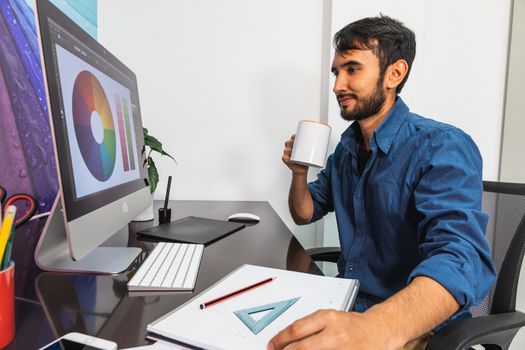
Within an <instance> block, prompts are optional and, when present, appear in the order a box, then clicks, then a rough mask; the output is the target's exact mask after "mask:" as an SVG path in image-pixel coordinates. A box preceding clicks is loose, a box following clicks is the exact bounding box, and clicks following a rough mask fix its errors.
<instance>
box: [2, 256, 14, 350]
mask: <svg viewBox="0 0 525 350" xmlns="http://www.w3.org/2000/svg"><path fill="white" fill-rule="evenodd" d="M14 337H15V263H14V262H13V261H11V262H10V263H9V267H8V268H7V269H5V270H1V271H0V349H3V348H4V347H5V346H7V345H8V344H9V343H11V341H12V340H13V338H14Z"/></svg>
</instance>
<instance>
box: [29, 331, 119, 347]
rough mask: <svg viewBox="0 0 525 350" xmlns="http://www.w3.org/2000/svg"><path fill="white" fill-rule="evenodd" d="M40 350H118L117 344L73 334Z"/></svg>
mask: <svg viewBox="0 0 525 350" xmlns="http://www.w3.org/2000/svg"><path fill="white" fill-rule="evenodd" d="M39 350H117V343H115V342H112V341H109V340H105V339H101V338H97V337H92V336H90V335H87V334H82V333H77V332H72V333H68V334H66V335H64V336H62V337H60V338H58V339H57V340H55V341H54V342H52V343H50V344H47V345H46V346H44V347H43V348H40V349H39Z"/></svg>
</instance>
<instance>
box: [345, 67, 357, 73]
mask: <svg viewBox="0 0 525 350" xmlns="http://www.w3.org/2000/svg"><path fill="white" fill-rule="evenodd" d="M347 71H348V73H355V72H357V67H348V69H347Z"/></svg>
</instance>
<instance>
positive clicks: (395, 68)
mask: <svg viewBox="0 0 525 350" xmlns="http://www.w3.org/2000/svg"><path fill="white" fill-rule="evenodd" d="M407 74H408V63H407V61H405V60H403V59H401V60H397V61H396V62H394V63H392V64H391V65H390V66H388V68H387V69H386V73H385V87H386V88H387V89H393V90H395V89H396V88H397V86H398V85H399V84H401V82H402V81H403V79H404V78H405V77H406V75H407Z"/></svg>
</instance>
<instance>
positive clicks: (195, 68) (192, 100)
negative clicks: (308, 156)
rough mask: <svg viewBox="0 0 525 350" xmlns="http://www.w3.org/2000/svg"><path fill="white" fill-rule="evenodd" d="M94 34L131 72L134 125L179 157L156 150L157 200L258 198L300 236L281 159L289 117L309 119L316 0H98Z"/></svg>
mask: <svg viewBox="0 0 525 350" xmlns="http://www.w3.org/2000/svg"><path fill="white" fill-rule="evenodd" d="M98 6H99V9H98V13H99V19H98V25H99V33H98V37H99V40H100V42H101V43H102V44H103V45H104V46H106V47H107V48H108V49H109V50H110V51H111V52H113V53H114V54H115V55H116V56H117V57H119V58H120V59H121V60H122V61H123V62H125V63H126V64H127V65H128V66H129V67H130V68H131V69H132V70H133V71H135V73H136V74H137V77H138V80H139V90H140V97H141V109H142V118H143V123H144V125H145V126H146V127H147V128H149V129H150V131H151V133H152V134H153V135H154V136H156V137H157V138H159V139H160V140H161V142H163V144H164V146H165V148H166V150H167V151H168V152H169V153H171V154H172V155H173V156H174V157H175V158H176V159H177V162H178V165H175V164H174V163H173V162H172V161H170V160H168V159H167V158H166V159H160V158H156V159H158V160H157V164H158V166H159V172H160V174H161V182H160V184H159V189H158V190H157V191H156V197H157V198H163V196H164V193H165V190H164V189H165V187H166V179H167V176H168V175H173V184H172V195H171V198H172V199H208V200H265V201H269V202H270V204H271V205H272V206H273V207H274V209H275V210H276V211H277V212H278V213H279V215H280V216H281V217H282V218H283V220H284V221H285V222H286V224H287V225H288V227H290V228H291V229H292V230H293V231H294V232H295V233H296V235H297V236H298V238H299V240H300V241H301V242H302V243H303V245H305V246H307V247H309V246H312V245H313V243H314V241H313V240H314V227H313V226H308V227H301V228H298V227H297V226H295V225H294V224H293V223H292V220H291V217H290V215H289V213H288V209H287V196H288V187H289V182H290V178H291V174H290V171H289V170H288V169H287V168H286V167H285V166H284V164H283V163H282V161H281V155H282V150H283V148H284V141H285V140H287V139H288V137H289V136H290V135H291V134H293V133H294V132H295V128H296V124H297V121H298V120H300V119H304V118H309V119H319V115H320V108H321V107H320V106H321V97H320V96H321V61H322V49H321V47H322V39H321V36H322V29H323V28H322V24H323V21H322V17H323V2H322V1H319V0H287V1H281V0H265V1H244V0H221V1H214V0H192V1H186V0H177V1H167V0H165V1H161V0H150V1H147V2H145V1H143V0H99V1H98Z"/></svg>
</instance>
